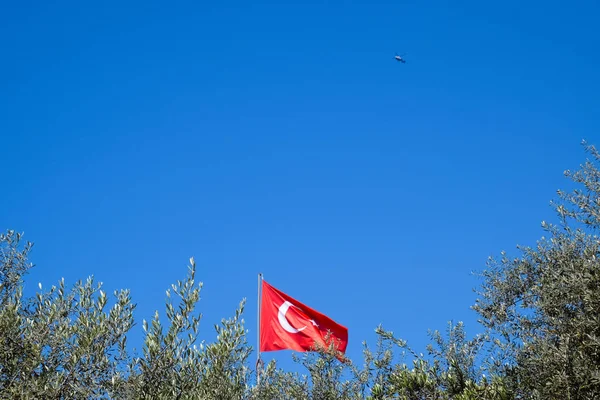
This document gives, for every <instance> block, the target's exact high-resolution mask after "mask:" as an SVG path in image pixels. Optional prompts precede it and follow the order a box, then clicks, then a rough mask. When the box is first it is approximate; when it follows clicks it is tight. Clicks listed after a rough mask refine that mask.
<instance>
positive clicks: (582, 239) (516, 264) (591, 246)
mask: <svg viewBox="0 0 600 400" xmlns="http://www.w3.org/2000/svg"><path fill="white" fill-rule="evenodd" d="M584 146H585V149H586V150H587V152H588V153H589V154H590V155H591V156H592V157H591V160H588V161H586V162H585V163H584V164H583V165H582V166H581V169H580V170H578V171H576V172H571V171H565V175H566V176H567V177H569V178H571V179H572V180H573V181H574V182H575V183H576V184H577V185H579V187H578V188H577V189H575V190H573V191H571V192H564V191H558V197H559V199H558V201H556V202H553V203H552V204H553V206H554V208H555V209H556V211H557V213H558V216H559V222H558V223H557V224H550V223H546V222H544V223H542V226H543V229H544V230H545V231H546V233H547V235H546V236H545V237H542V238H541V240H539V241H538V243H537V245H536V246H534V247H519V250H520V252H521V254H520V256H518V257H514V258H511V257H509V256H508V255H507V254H506V253H502V255H501V257H500V258H499V259H490V260H489V263H488V268H487V269H486V270H485V271H484V272H483V273H482V276H483V280H484V281H483V284H482V286H481V289H480V290H479V298H478V299H477V302H476V305H475V306H474V308H475V310H476V311H477V312H478V313H479V314H480V315H481V322H482V323H483V324H484V326H485V327H486V328H487V329H488V331H489V332H490V335H491V339H492V340H493V343H494V345H495V349H494V353H493V354H494V355H493V357H494V366H495V368H496V370H497V371H498V373H500V374H503V375H505V376H506V377H507V382H509V383H510V385H511V387H512V388H513V390H514V391H515V392H516V393H517V395H518V396H519V398H532V399H598V398H600V261H599V259H598V257H600V253H599V251H600V239H599V238H598V236H597V234H596V233H597V230H598V228H600V170H599V169H598V166H597V163H598V162H599V161H600V154H599V153H598V151H597V150H596V149H595V148H594V147H593V146H590V145H587V144H585V142H584Z"/></svg>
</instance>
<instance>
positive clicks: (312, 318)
mask: <svg viewBox="0 0 600 400" xmlns="http://www.w3.org/2000/svg"><path fill="white" fill-rule="evenodd" d="M328 333H329V334H330V336H329V337H328V339H329V341H328V342H326V339H327V335H328ZM331 343H333V345H334V347H335V348H336V350H338V351H339V352H341V353H345V351H346V346H347V345H348V329H347V328H346V327H345V326H342V325H340V324H338V323H337V322H335V321H333V320H332V319H331V318H329V317H327V316H326V315H323V314H322V313H320V312H318V311H316V310H314V309H312V308H310V307H308V306H307V305H305V304H302V303H300V302H299V301H298V300H296V299H294V298H292V297H291V296H289V295H287V294H285V293H283V292H282V291H280V290H278V289H276V288H274V287H273V286H271V285H269V284H268V283H267V282H265V281H264V280H263V281H262V297H261V306H260V340H259V344H260V346H259V347H260V351H277V350H294V351H298V352H305V351H311V350H313V349H314V346H315V345H321V346H323V347H325V348H327V347H328V345H329V344H331Z"/></svg>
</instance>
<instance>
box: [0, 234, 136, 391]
mask: <svg viewBox="0 0 600 400" xmlns="http://www.w3.org/2000/svg"><path fill="white" fill-rule="evenodd" d="M21 240H22V237H21V235H20V234H18V233H15V232H14V231H8V232H7V233H6V234H2V235H0V254H1V255H0V257H1V259H0V271H1V272H0V273H1V275H0V286H1V289H0V290H1V300H0V301H1V303H0V393H1V394H2V397H3V398H27V399H36V398H48V399H52V398H56V399H59V398H61V399H62V398H101V397H103V396H105V395H106V393H107V388H108V387H110V385H111V383H112V379H113V377H114V376H115V375H116V374H117V371H118V369H119V366H120V365H121V363H122V362H123V360H124V358H125V345H126V342H125V338H126V336H125V334H126V333H127V331H128V330H129V329H130V328H131V326H132V324H133V314H132V313H133V309H134V307H135V306H134V305H133V304H132V303H131V301H130V298H129V292H128V291H120V292H115V294H114V295H115V301H114V303H115V304H114V305H113V306H112V307H111V308H110V309H109V308H108V307H107V302H108V296H107V295H106V294H105V293H104V292H103V291H102V290H101V285H99V284H96V283H95V282H94V280H93V279H92V278H90V279H88V280H87V281H85V282H77V283H76V284H75V286H74V287H73V288H72V289H70V290H67V289H66V288H65V284H64V282H63V281H60V282H59V284H58V285H57V286H53V287H52V288H51V289H50V290H49V291H47V292H39V293H38V294H37V295H36V296H35V297H33V298H24V297H23V293H22V280H23V274H25V273H26V272H27V271H28V269H29V268H31V266H32V265H31V264H29V263H28V261H27V258H28V257H27V256H28V253H29V251H30V250H31V247H32V245H31V243H25V244H24V246H22V247H20V242H21Z"/></svg>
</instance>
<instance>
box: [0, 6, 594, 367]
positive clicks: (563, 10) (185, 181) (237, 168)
mask: <svg viewBox="0 0 600 400" xmlns="http://www.w3.org/2000/svg"><path fill="white" fill-rule="evenodd" d="M84 3H85V4H84ZM281 3H282V2H275V1H273V2H270V3H267V2H263V3H253V4H249V3H248V2H241V1H240V2H235V1H229V2H161V3H158V2H148V1H146V2H134V1H131V2H113V1H107V2H101V3H98V2H96V3H94V4H93V5H92V4H91V3H90V2H75V1H72V2H12V3H10V4H8V3H7V4H5V5H4V7H3V11H2V13H1V14H0V35H1V37H2V43H3V45H2V51H1V55H0V57H1V60H2V62H1V63H0V77H1V78H0V134H1V141H0V156H1V158H0V159H1V160H2V167H3V172H2V186H1V188H2V189H1V190H2V195H1V196H0V199H1V202H2V203H1V206H0V225H1V228H2V230H5V229H9V228H10V229H15V230H18V231H24V232H25V234H26V238H28V239H29V240H32V241H34V242H36V246H35V251H34V253H33V261H34V262H35V263H36V264H37V266H36V268H35V269H34V270H33V271H32V273H31V275H30V276H29V278H28V288H29V289H30V290H33V288H34V287H36V286H37V282H42V283H43V285H44V286H45V287H49V286H50V285H51V284H53V283H55V282H57V281H58V280H59V279H60V278H61V277H64V278H65V279H66V282H67V284H73V283H74V282H75V281H76V280H77V279H79V278H82V279H84V278H86V277H87V276H88V275H92V274H93V275H95V277H96V278H97V279H98V280H100V281H103V282H104V283H105V286H106V288H108V289H109V290H111V291H112V289H116V288H130V289H131V291H132V295H133V298H134V300H135V301H136V302H138V304H139V308H138V309H137V313H136V318H137V321H138V323H140V322H141V320H142V319H143V318H151V316H152V315H153V312H154V310H155V309H159V310H160V311H161V315H162V316H164V308H163V302H164V298H165V295H164V293H165V289H166V288H168V287H169V286H170V284H171V283H172V282H174V281H175V280H177V279H181V278H183V277H184V276H185V274H186V264H187V260H188V258H189V257H190V256H195V257H196V260H197V261H198V264H199V266H200V270H199V278H200V279H201V280H202V281H204V282H205V290H204V292H203V299H202V301H201V305H200V308H201V311H202V312H203V313H204V315H205V318H204V322H203V329H204V331H203V334H202V335H203V337H205V338H206V339H208V340H211V339H213V338H214V334H213V331H212V324H213V323H215V322H218V321H219V320H220V319H221V318H222V317H227V316H230V315H232V314H233V311H234V309H235V307H236V306H237V304H238V302H239V301H240V300H241V299H242V298H244V297H246V298H247V299H248V308H247V311H246V321H247V324H248V329H249V330H250V332H249V340H250V341H251V343H252V344H254V343H255V338H256V278H257V274H258V272H263V273H264V274H265V278H266V279H267V280H268V281H269V282H270V283H271V284H273V285H274V286H275V287H277V288H279V289H281V290H283V291H285V292H286V293H289V294H290V295H292V296H293V297H295V298H297V299H299V300H300V301H303V302H305V303H307V304H309V305H310V306H312V307H314V308H316V309H317V310H319V311H322V312H323V313H325V314H327V315H328V316H330V317H332V318H333V319H335V320H337V321H339V322H340V323H343V324H344V325H346V326H347V327H348V328H349V334H350V343H349V346H348V354H349V355H350V357H352V358H354V359H357V360H358V359H359V356H360V351H361V341H363V340H368V341H369V342H373V341H374V339H375V335H374V333H373V330H374V328H375V327H376V326H377V325H378V324H379V323H383V324H384V326H385V327H387V328H389V329H392V330H393V331H394V332H395V333H397V334H398V335H399V336H401V337H403V338H405V339H407V340H408V341H409V344H411V345H413V346H414V347H415V348H416V349H417V350H424V346H425V344H426V342H427V336H426V332H427V329H429V328H431V329H445V326H446V321H448V320H450V319H453V320H455V321H458V320H463V321H465V322H466V324H467V330H468V331H469V332H470V333H475V332H477V331H478V330H479V327H478V326H477V325H476V323H475V319H476V317H475V315H474V313H472V312H471V311H470V310H469V306H471V305H472V304H473V302H474V300H475V294H474V293H473V292H472V288H474V287H475V286H476V285H477V283H478V282H477V280H476V279H475V278H474V277H472V276H471V275H470V273H471V271H473V270H480V269H481V268H483V267H484V264H485V261H486V258H487V257H488V256H489V255H493V254H498V253H499V252H500V251H501V250H503V249H506V250H509V251H514V248H515V245H516V244H519V243H520V244H534V242H535V240H536V239H537V238H538V237H540V236H541V235H542V231H541V229H540V227H539V226H540V222H541V221H542V220H544V219H551V218H552V217H553V215H554V214H553V211H552V210H551V209H550V207H549V206H548V202H549V200H551V199H552V198H553V197H554V194H555V191H556V189H558V188H564V187H566V186H568V182H567V181H566V180H565V179H564V178H563V177H562V171H563V170H564V169H566V168H576V167H577V165H578V164H579V163H580V162H582V161H583V160H584V159H585V155H584V154H583V152H582V149H581V147H580V145H579V143H580V141H581V139H583V138H586V139H587V140H588V141H590V142H592V143H594V142H595V143H599V142H600V141H599V140H598V138H599V136H598V133H599V132H600V130H599V128H600V113H598V109H599V105H600V104H599V97H598V93H600V77H599V75H598V72H597V71H598V70H600V68H599V64H600V52H598V49H600V32H599V31H598V28H597V21H598V18H599V17H600V8H599V7H600V6H598V3H597V2H595V1H588V2H583V1H582V2H577V3H574V5H570V6H567V5H566V3H565V2H547V1H543V2H542V1H529V2H518V1H507V2H495V3H494V4H491V3H489V2H480V1H469V2H460V4H458V3H456V2H441V1H432V2H420V1H411V2H408V1H405V2H399V1H389V2H385V3H384V2H372V1H361V2H358V1H353V2H335V1H320V2H316V1H311V2H302V3H300V2H283V3H285V4H281ZM395 52H398V53H406V59H407V61H408V62H407V64H400V63H397V62H396V61H394V59H393V56H394V53H395ZM140 332H141V326H140V325H139V324H138V325H137V326H136V327H135V328H134V330H133V335H134V336H133V337H134V339H135V338H136V337H137V338H138V340H139V338H140V337H141V335H140ZM134 342H135V340H134ZM272 357H275V358H277V359H278V360H280V362H281V363H282V365H284V366H287V365H289V362H288V361H289V359H290V355H289V354H288V353H287V352H282V353H271V354H268V355H267V358H268V359H270V358H272Z"/></svg>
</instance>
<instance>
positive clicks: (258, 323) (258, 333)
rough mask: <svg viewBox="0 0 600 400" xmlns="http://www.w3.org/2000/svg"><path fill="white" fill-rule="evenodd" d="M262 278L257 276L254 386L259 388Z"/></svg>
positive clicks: (259, 275) (260, 275)
mask: <svg viewBox="0 0 600 400" xmlns="http://www.w3.org/2000/svg"><path fill="white" fill-rule="evenodd" d="M262 279H263V276H262V274H261V273H259V274H258V318H257V323H256V325H257V330H256V332H257V338H256V386H257V387H258V386H260V361H261V360H260V292H261V283H262Z"/></svg>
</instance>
